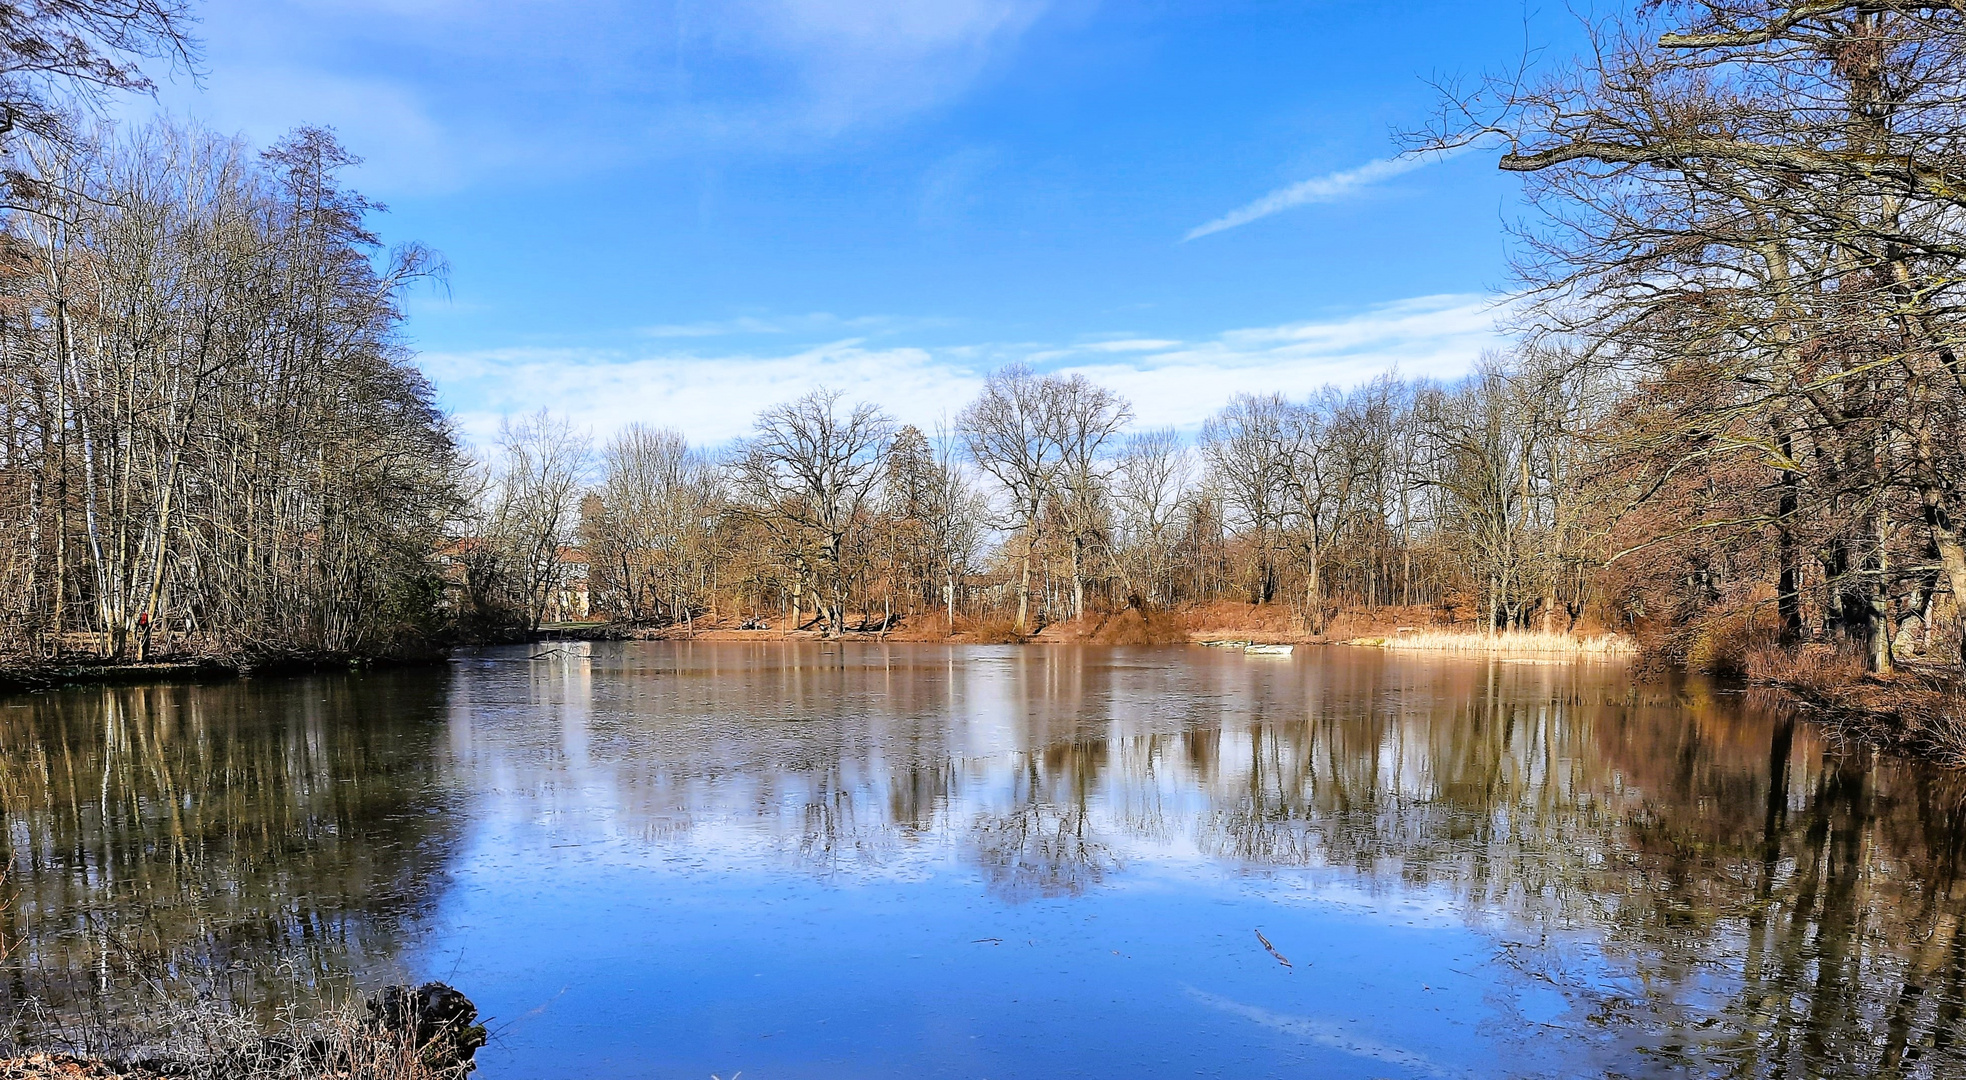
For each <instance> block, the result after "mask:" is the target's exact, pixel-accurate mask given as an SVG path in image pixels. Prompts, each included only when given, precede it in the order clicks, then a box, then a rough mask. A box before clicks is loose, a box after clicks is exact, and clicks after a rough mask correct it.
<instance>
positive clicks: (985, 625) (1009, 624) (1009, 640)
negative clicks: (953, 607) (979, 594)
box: [955, 616, 1025, 645]
mask: <svg viewBox="0 0 1966 1080" xmlns="http://www.w3.org/2000/svg"><path fill="white" fill-rule="evenodd" d="M955 636H956V637H959V638H961V639H963V640H964V641H969V642H974V643H976V644H979V645H1017V644H1020V643H1022V642H1023V641H1024V637H1025V635H1023V634H1020V633H1018V632H1017V621H1016V620H1015V619H1006V618H1002V617H998V616H984V617H981V618H974V619H966V618H961V617H958V618H957V619H956V634H955Z"/></svg>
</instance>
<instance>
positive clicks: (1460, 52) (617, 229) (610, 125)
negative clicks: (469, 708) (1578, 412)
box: [162, 0, 1573, 442]
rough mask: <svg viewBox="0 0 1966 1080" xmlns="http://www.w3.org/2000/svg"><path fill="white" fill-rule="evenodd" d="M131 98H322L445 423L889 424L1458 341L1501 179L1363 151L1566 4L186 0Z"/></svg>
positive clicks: (1531, 35) (231, 122)
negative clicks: (563, 414) (166, 47)
mask: <svg viewBox="0 0 1966 1080" xmlns="http://www.w3.org/2000/svg"><path fill="white" fill-rule="evenodd" d="M200 11H201V16H202V24H201V26H200V31H199V32H200V35H201V36H202V38H203V39H204V43H205V57H206V59H205V65H204V67H205V70H206V76H205V78H204V79H203V80H202V85H192V84H190V83H188V82H186V81H184V80H178V81H174V82H172V83H170V84H168V85H167V86H166V87H165V89H164V92H163V94H162V97H163V100H164V103H165V104H166V105H167V106H168V107H170V108H172V109H175V110H177V111H179V112H184V113H189V114H192V115H194V116H197V117H199V118H201V119H203V120H204V121H206V122H207V123H209V124H210V125H212V126H213V127H215V128H217V129H218V130H220V131H224V132H234V131H236V132H241V133H244V134H245V135H247V136H248V137H250V138H252V139H254V140H256V141H259V142H262V143H263V142H266V141H270V140H271V139H273V138H276V137H277V136H278V135H279V134H280V133H281V132H282V131H284V130H286V129H287V128H289V127H291V126H293V125H296V124H301V123H321V124H328V125H331V126H333V127H334V128H336V129H337V131H338V132H339V133H340V134H341V136H342V138H343V141H344V142H345V143H346V144H347V145H348V146H349V148H350V149H351V150H352V151H354V152H355V153H357V154H359V155H361V156H363V157H364V158H365V159H366V163H365V164H364V165H363V166H362V167H361V169H360V170H359V171H358V173H357V175H356V177H355V181H356V183H357V184H358V186H360V187H361V188H362V189H363V190H364V191H366V192H367V193H369V194H371V195H372V196H374V197H376V198H379V199H381V200H382V201H384V202H386V203H388V204H389V206H390V208H391V213H390V214H389V215H388V216H387V217H386V218H384V219H383V220H382V221H381V222H380V225H381V227H382V230H383V232H384V233H385V235H386V236H387V237H388V238H390V239H392V240H400V239H417V240H421V241H423V242H425V243H427V244H429V245H431V246H433V247H435V248H437V249H438V250H439V251H441V252H442V253H443V254H444V255H445V256H446V257H447V258H448V259H449V260H450V263H451V265H452V276H451V283H450V290H449V295H448V296H441V295H438V294H436V293H434V292H432V293H427V294H423V295H419V296H418V298H417V299H416V300H415V302H414V304H413V305H412V315H411V320H410V324H409V327H408V332H409V336H410V337H411V339H412V340H413V342H414V344H415V346H416V347H417V348H418V349H419V350H420V352H421V353H422V354H423V363H424V365H425V368H426V370H428V371H429V372H430V373H431V375H432V377H433V378H434V379H435V380H436V382H437V384H438V386H439V389H440V392H441V394H442V397H443V401H444V403H445V405H446V407H448V408H450V409H452V410H454V411H455V412H456V413H457V415H458V417H459V420H460V422H461V424H462V425H463V427H464V429H465V430H466V431H467V433H470V434H472V435H473V436H474V437H477V438H483V437H484V435H485V434H486V433H487V432H489V431H490V430H491V429H492V427H494V426H495V424H496V418H497V416H498V415H499V414H500V413H501V412H505V411H514V412H516V411H525V410H529V409H532V408H536V407H539V406H541V405H545V406H550V407H552V408H555V409H560V410H564V411H567V412H569V413H571V414H572V415H573V416H574V417H575V418H576V419H577V420H579V421H580V422H582V423H584V424H586V425H589V426H591V427H593V428H594V429H595V431H596V433H597V434H599V435H602V436H605V435H606V434H607V433H608V432H609V431H610V430H612V429H613V428H615V427H617V426H619V425H620V424H623V423H626V422H629V421H633V420H641V421H646V422H651V423H655V424H659V425H665V426H671V427H676V428H679V429H681V430H683V431H684V432H685V433H687V434H689V435H690V436H691V437H693V438H695V439H698V440H701V441H706V442H715V441H721V440H723V439H726V438H729V437H731V436H733V435H736V434H739V433H741V431H742V430H743V428H744V427H745V425H746V423H747V422H748V420H749V417H750V416H751V414H752V413H753V412H754V411H755V410H756V409H757V408H758V407H759V406H760V405H762V404H765V403H768V402H769V401H771V400H777V399H781V398H785V397H790V396H794V395H796V394H799V393H802V392H804V391H805V390H806V389H808V388H810V386H812V385H813V384H815V383H819V382H824V383H826V384H828V385H832V386H835V387H839V388H843V389H845V390H846V391H848V392H849V393H850V394H852V395H854V396H858V397H869V398H873V399H875V400H879V401H881V402H883V403H884V404H886V405H887V406H888V407H889V408H890V409H891V410H892V411H893V412H895V413H896V414H897V415H899V416H901V417H902V418H904V419H908V420H911V421H914V422H917V423H922V424H924V425H926V424H930V423H933V421H934V420H935V419H936V418H937V417H938V416H940V415H942V414H944V413H953V412H954V411H955V409H957V408H959V407H960V405H961V403H962V402H963V401H964V400H965V399H966V398H967V397H968V395H969V394H970V392H971V391H972V390H973V388H974V386H975V385H976V383H977V381H978V380H979V379H980V378H981V376H982V374H983V373H985V372H986V371H988V370H989V369H990V368H992V367H994V366H995V365H997V364H1000V363H1003V362H1005V361H1008V360H1013V359H1024V360H1028V361H1030V362H1032V363H1033V364H1034V365H1036V366H1039V367H1041V368H1047V369H1061V370H1083V371H1085V372H1087V373H1088V374H1091V375H1093V376H1094V377H1096V378H1099V379H1101V380H1103V381H1106V382H1108V383H1110V384H1111V385H1113V386H1115V387H1116V388H1118V389H1120V390H1122V391H1123V392H1125V393H1127V394H1128V395H1129V396H1130V397H1131V398H1132V399H1133V400H1134V403H1135V407H1136V410H1137V412H1138V414H1139V416H1140V418H1141V420H1142V421H1143V422H1147V423H1153V424H1159V423H1173V424H1177V425H1190V424H1193V423H1196V422H1198V421H1199V420H1200V419H1201V418H1202V417H1203V416H1205V415H1206V414H1207V413H1208V412H1210V411H1212V410H1213V409H1214V408H1216V407H1218V406H1219V405H1220V404H1221V402H1222V401H1223V400H1225V399H1226V398H1227V396H1228V395H1229V394H1230V393H1232V392H1235V391H1238V390H1266V389H1279V390H1284V391H1286V392H1289V393H1292V394H1301V393H1304V392H1306V391H1308V390H1310V389H1312V388H1313V387H1315V386H1317V385H1318V384H1320V383H1323V382H1326V381H1335V382H1339V383H1350V382H1355V381H1357V380H1359V379H1361V378H1363V377H1365V376H1367V375H1370V374H1371V373H1373V372H1375V371H1377V370H1380V369H1383V368H1385V367H1387V366H1389V365H1393V364H1397V365H1399V366H1400V367H1401V369H1402V370H1405V371H1407V372H1408V373H1410V374H1426V375H1441V376H1451V375H1453V374H1456V373H1458V372H1459V371H1462V370H1464V369H1465V368H1466V367H1467V366H1468V365H1469V364H1470V363H1471V362H1472V361H1473V360H1474V358H1475V357H1476V355H1477V354H1478V353H1479V352H1480V350H1481V349H1482V348H1483V347H1485V346H1489V345H1492V344H1494V343H1495V341H1496V339H1495V337H1494V335H1493V333H1492V321H1493V320H1492V316H1491V314H1490V313H1489V311H1488V310H1487V308H1486V306H1485V305H1486V304H1487V302H1488V298H1489V297H1491V296H1492V295H1493V293H1494V291H1495V290H1497V289H1500V288H1505V287H1506V286H1507V284H1508V275H1507V265H1506V259H1505V252H1506V248H1505V237H1504V233H1503V224H1504V222H1505V220H1507V219H1510V218H1512V217H1513V216H1514V215H1515V214H1516V213H1517V211H1516V203H1515V199H1516V191H1517V187H1516V184H1515V183H1514V182H1513V181H1512V180H1510V179H1508V178H1506V177H1503V176H1500V175H1498V174H1497V173H1496V172H1495V169H1494V154H1493V153H1492V152H1487V153H1484V152H1474V153H1468V154H1464V155H1461V156H1459V157H1456V158H1454V159H1451V160H1445V161H1437V162H1429V163H1422V164H1416V163H1411V162H1399V163H1395V164H1388V163H1387V159H1389V158H1391V157H1393V156H1394V155H1395V153H1396V151H1397V148H1396V146H1395V145H1394V142H1393V140H1392V137H1391V132H1392V131H1393V130H1394V129H1396V128H1400V127H1404V126H1408V125H1412V124H1416V123H1418V122H1419V121H1420V120H1422V119H1423V118H1424V116H1425V114H1426V112H1427V110H1428V108H1429V107H1430V104H1431V101H1432V96H1431V95H1432V92H1431V91H1430V90H1429V89H1428V88H1427V86H1426V85H1425V82H1424V80H1425V79H1426V78H1427V77H1429V76H1432V75H1443V74H1451V73H1457V72H1458V73H1467V74H1472V73H1475V72H1478V71H1479V70H1481V69H1482V68H1484V67H1496V66H1502V65H1506V64H1508V63H1509V62H1510V61H1511V60H1512V59H1513V58H1514V57H1516V56H1517V55H1518V54H1519V53H1520V51H1521V49H1522V47H1523V44H1524V42H1525V40H1528V41H1530V42H1531V43H1533V44H1537V45H1548V44H1552V43H1557V42H1560V40H1561V39H1563V38H1564V37H1565V36H1567V35H1570V34H1572V33H1573V30H1572V28H1571V26H1570V16H1568V15H1566V14H1564V13H1563V12H1561V11H1558V12H1555V13H1537V12H1535V11H1532V10H1527V9H1525V8H1524V7H1522V6H1521V5H1520V4H1519V3H1483V2H1460V3H1448V2H1430V0H1415V2H1409V3H1404V4H1399V5H1383V6H1381V5H1363V4H1357V3H1336V2H1332V3H1324V2H1298V3H1281V2H1259V0H1247V2H1244V0H1209V2H1201V0H1196V2H1159V0H1130V2H1125V3H1120V2H1099V0H913V2H910V0H649V2H643V3H628V2H613V0H591V2H585V3H573V2H549V0H207V2H206V3H205V4H204V5H203V6H202V7H201V8H200Z"/></svg>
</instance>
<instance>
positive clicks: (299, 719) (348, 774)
mask: <svg viewBox="0 0 1966 1080" xmlns="http://www.w3.org/2000/svg"><path fill="white" fill-rule="evenodd" d="M442 695H443V685H442V683H441V682H438V681H435V680H431V679H429V678H425V677H416V676H407V677H398V676H391V675H382V676H371V677H367V678H347V677H340V678H309V679H296V680H271V681H267V680H254V681H249V682H238V683H230V684H224V685H214V686H162V687H98V688H88V689H74V690H67V691H62V692H59V693H50V694H39V695H31V696H23V697H17V698H13V699H10V700H8V701H7V702H6V703H5V707H4V708H0V813H3V814H4V817H5V830H4V834H0V835H3V836H4V844H5V848H4V852H3V853H4V855H5V857H6V862H5V866H6V867H7V868H8V870H9V882H8V886H7V888H8V890H9V892H10V893H11V894H12V895H11V902H10V903H8V904H5V905H4V906H0V935H4V937H5V940H6V941H7V942H8V944H9V945H10V946H11V947H12V952H11V955H10V956H9V957H8V958H7V959H6V962H5V978H6V990H5V996H6V998H8V999H10V1000H11V1001H13V1002H14V1003H17V1004H18V1003H23V1002H27V1001H29V1000H36V1001H40V1002H43V1003H46V1004H48V1005H51V1006H54V1007H57V1008H62V1007H67V1006H72V1005H74V1004H76V1003H78V1002H88V1003H91V1004H92V1005H95V1006H97V1007H100V1008H104V1009H106V1010H110V1011H114V1006H116V1005H117V1004H119V999H123V998H127V997H128V996H129V995H130V993H131V991H132V986H131V983H132V980H134V979H138V978H141V979H144V980H151V981H160V982H161V983H163V984H165V985H167V986H168V985H171V984H179V983H181V984H183V985H185V986H196V987H199V988H202V989H205V990H208V991H209V990H214V989H216V990H220V991H223V992H228V993H230V994H232V995H234V996H236V997H237V998H239V999H240V1000H241V1001H244V1002H252V1003H255V1004H265V1003H266V1000H265V999H266V996H267V994H268V993H269V987H271V986H273V985H275V984H278V985H281V986H290V985H291V983H292V982H293V980H294V979H295V978H298V979H300V980H301V981H302V982H318V981H321V980H329V981H334V980H339V979H342V978H343V977H344V976H345V974H346V973H347V972H349V971H350V970H359V971H364V972H374V973H378V974H386V973H388V972H390V971H391V969H392V968H393V965H394V958H395V956H396V954H397V950H398V948H399V945H400V943H401V941H402V940H403V939H404V938H405V936H406V935H408V934H409V933H411V932H412V930H413V929H414V927H415V925H416V923H417V921H418V919H419V918H420V917H421V916H422V915H423V914H424V913H426V912H427V911H428V909H429V907H430V905H431V903H432V900H433V898H434V896H435V894H436V892H437V890H438V887H439V886H440V884H441V876H442V872H443V867H444V866H445V864H446V862H447V857H448V854H449V853H450V852H451V851H452V850H453V849H454V848H455V846H456V843H457V837H458V835H459V832H460V825H459V822H458V821H457V819H456V816H455V814H454V813H453V812H452V811H453V809H454V804H455V800H453V799H452V798H450V797H449V795H448V794H447V792H446V789H445V788H444V786H443V784H442V783H441V778H440V777H439V775H438V769H439V768H440V762H439V760H438V759H437V758H436V756H435V754H434V753H433V750H434V745H433V740H434V739H435V738H436V737H438V736H440V735H441V734H442V732H443V730H444V729H443V722H442V715H443V702H442ZM276 968H277V969H279V970H278V971H277V972H276V970H275V969H276ZM120 1003H121V1004H126V1005H127V1004H129V1002H128V1001H121V1002H120Z"/></svg>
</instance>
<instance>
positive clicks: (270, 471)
mask: <svg viewBox="0 0 1966 1080" xmlns="http://www.w3.org/2000/svg"><path fill="white" fill-rule="evenodd" d="M20 155H21V158H22V164H23V166H24V169H23V172H22V173H21V179H19V180H17V181H16V183H15V184H14V185H13V186H12V191H11V194H12V199H13V202H14V205H15V209H14V210H13V211H12V212H11V213H10V214H9V216H8V222H7V224H8V228H7V230H6V232H5V233H4V235H0V255H3V256H4V263H0V394H4V401H5V415H6V418H7V424H6V426H5V430H4V433H0V519H4V520H5V521H6V522H7V523H8V528H7V529H6V531H5V533H4V536H0V620H4V625H5V633H6V635H7V636H8V638H9V639H10V640H9V644H12V645H14V646H15V647H17V648H21V649H25V650H29V651H31V652H34V653H40V654H45V653H48V652H52V651H55V650H57V649H58V648H61V647H63V646H67V647H70V648H89V649H93V650H95V651H100V652H102V653H104V654H106V655H110V656H119V657H130V658H135V659H142V658H144V657H145V656H146V655H147V654H149V653H150V652H152V650H153V645H154V644H155V643H156V642H157V640H158V637H159V635H165V636H168V637H170V638H171V639H172V641H171V644H170V645H169V648H170V649H172V650H175V651H184V650H186V649H193V650H198V651H236V650H238V649H241V648H250V649H252V650H255V651H263V652H328V653H360V652H370V651H377V650H384V649H387V648H389V647H391V646H392V645H394V644H396V643H398V640H399V639H403V638H408V637H414V636H417V635H419V634H422V633H425V632H427V630H428V629H429V627H430V626H431V625H432V624H433V623H434V622H435V620H436V619H437V618H438V614H437V610H436V609H437V605H438V601H439V600H440V599H441V582H440V580H439V579H438V577H437V575H436V572H435V568H434V566H433V564H432V562H431V558H430V556H431V552H432V551H433V550H435V549H436V547H437V546H438V545H439V544H440V543H441V541H442V539H443V538H444V537H445V536H446V535H447V529H448V527H449V525H450V523H451V521H452V520H453V519H454V518H455V517H456V510H457V507H458V505H459V495H460V493H461V491H462V489H461V488H460V487H459V485H458V483H457V480H458V479H459V477H460V475H461V465H462V460H461V458H460V456H459V454H458V452H457V450H456V448H455V446H454V445H453V443H452V440H451V436H450V433H449V428H448V424H447V421H446V420H445V418H444V417H443V416H442V415H441V414H440V413H439V412H438V410H437V409H436V408H435V406H434V404H433V402H432V393H431V389H430V387H429V385H428V384H427V383H426V382H425V381H424V379H423V377H422V376H421V375H420V374H419V373H418V372H417V370H416V368H415V366H414V365H413V364H411V363H410V362H409V359H408V356H407V354H406V353H405V352H404V351H403V350H402V349H400V348H399V347H398V345H397V344H396V342H395V340H394V334H395V329H396V326H397V324H398V323H399V322H400V319H401V315H400V312H399V310H398V306H397V303H398V298H399V296H400V294H401V292H402V290H403V289H404V288H405V287H406V286H407V285H408V284H409V283H410V282H412V281H413V280H415V279H417V278H419V277H423V276H425V275H428V274H430V273H431V272H432V271H433V270H434V269H436V265H435V263H434V260H433V259H432V258H431V256H430V255H429V254H428V253H427V252H424V251H423V250H421V249H418V248H415V247H409V248H403V249H400V250H397V251H394V252H391V253H389V254H387V255H385V256H382V257H380V258H378V256H377V247H378V244H377V241H376V238H375V237H374V235H373V234H372V233H370V232H369V230H368V227H367V225H366V224H365V218H366V217H367V215H368V213H369V212H370V211H371V210H372V209H373V207H372V206H371V205H370V204H369V203H368V202H366V201H365V200H364V199H363V198H362V197H361V196H360V195H358V194H355V193H354V192H352V191H349V190H347V189H346V188H345V187H343V186H342V185H341V182H340V181H339V179H338V176H337V174H338V173H339V172H340V171H341V170H342V169H343V168H345V167H346V166H347V165H348V164H349V163H350V159H349V157H348V155H347V154H346V153H345V152H344V151H343V150H342V149H341V148H340V147H339V146H338V145H336V143H335V141H334V139H333V137H332V136H331V135H329V134H328V133H327V132H324V131H319V130H302V131H299V132H296V133H294V134H293V135H292V136H290V137H288V138H287V139H285V140H283V141H282V142H281V143H279V144H278V145H276V146H275V147H273V148H272V149H270V150H267V151H266V152H264V153H260V154H255V153H253V152H252V151H251V150H249V149H248V148H246V147H245V146H243V145H242V144H240V143H238V142H235V141H231V140H224V139H218V138H214V137H212V136H209V135H206V134H202V133H199V132H197V131H195V130H189V129H179V128H174V127H169V126H157V127H150V128H145V129H141V130H138V131H136V132H134V133H133V134H130V135H127V136H121V137H119V136H115V135H111V134H99V135H94V136H83V137H78V138H75V139H72V140H68V141H66V142H65V143H55V142H50V141H35V142H31V143H28V144H27V145H25V146H24V147H22V148H21V150H20ZM27 169H31V172H29V171H27ZM78 635H79V637H80V639H81V640H80V641H77V640H76V639H77V636H78Z"/></svg>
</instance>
